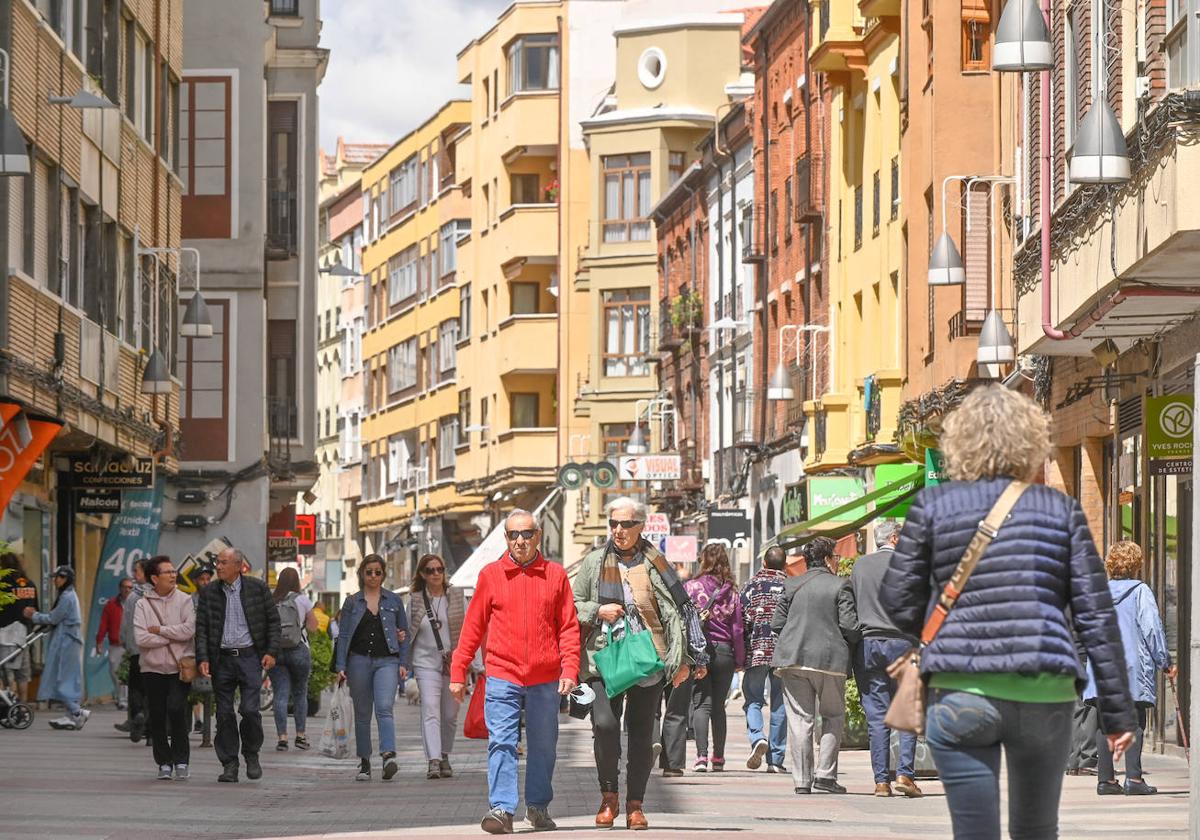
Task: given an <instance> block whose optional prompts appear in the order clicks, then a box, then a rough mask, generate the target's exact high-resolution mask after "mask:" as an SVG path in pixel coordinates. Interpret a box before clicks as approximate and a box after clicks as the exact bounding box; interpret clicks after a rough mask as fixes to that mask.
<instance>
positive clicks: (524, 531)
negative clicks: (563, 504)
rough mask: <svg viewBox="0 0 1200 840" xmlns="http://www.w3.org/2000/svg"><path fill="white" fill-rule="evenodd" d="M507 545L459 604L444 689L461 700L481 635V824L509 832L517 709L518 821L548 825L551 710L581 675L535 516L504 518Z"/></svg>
mask: <svg viewBox="0 0 1200 840" xmlns="http://www.w3.org/2000/svg"><path fill="white" fill-rule="evenodd" d="M504 537H505V540H506V541H507V543H508V550H507V551H505V552H504V554H503V555H502V556H501V557H500V559H499V560H496V561H495V562H493V563H489V564H488V565H487V566H484V568H483V570H482V571H481V572H480V573H479V580H478V582H477V583H476V584H475V596H474V597H473V598H472V599H471V605H470V606H469V607H468V608H467V615H466V617H465V618H464V619H463V627H462V631H461V633H460V634H459V639H458V647H457V648H456V649H455V651H454V658H453V661H452V662H451V665H450V693H451V694H452V695H453V696H454V699H456V700H458V702H460V703H461V702H463V700H464V699H465V698H466V691H467V689H466V682H467V669H468V667H470V664H471V660H472V659H474V658H475V651H476V650H478V649H479V646H480V645H481V644H482V642H483V637H484V633H485V632H486V634H487V645H486V648H487V650H486V652H485V671H486V673H487V683H486V689H485V690H486V694H485V699H484V720H485V721H486V723H487V729H488V799H489V810H488V812H487V814H486V815H484V817H483V820H482V822H481V823H480V828H482V829H483V830H484V831H486V832H487V833H488V834H512V833H513V814H514V813H515V812H516V810H517V740H518V732H519V726H520V721H521V712H522V710H524V712H525V733H526V738H527V740H528V744H529V748H528V752H527V755H526V772H525V806H526V819H528V821H529V824H530V825H531V826H532V827H533V828H534V830H535V831H550V830H553V829H554V828H556V826H555V823H554V820H552V819H551V818H550V811H549V809H550V801H551V800H552V799H553V798H554V787H553V785H552V783H551V781H552V777H553V776H554V760H555V757H556V755H557V751H558V707H559V699H560V697H561V696H562V695H566V694H569V693H570V692H571V689H573V688H574V687H575V684H576V682H577V681H578V679H579V618H578V616H577V615H576V613H575V599H574V597H573V595H572V592H571V584H570V582H569V581H568V580H567V573H566V572H565V571H563V567H562V566H560V565H558V564H557V563H549V562H547V561H546V558H545V557H543V556H542V552H541V550H540V549H539V547H538V545H539V543H540V542H541V539H542V529H541V528H539V527H538V524H537V521H536V520H535V519H534V518H533V514H531V513H529V511H525V510H514V511H513V512H512V513H510V514H509V515H508V518H507V519H505V520H504Z"/></svg>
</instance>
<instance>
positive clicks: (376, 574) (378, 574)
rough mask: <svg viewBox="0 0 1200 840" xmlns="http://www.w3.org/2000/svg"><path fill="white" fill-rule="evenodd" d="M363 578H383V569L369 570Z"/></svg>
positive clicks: (364, 573)
mask: <svg viewBox="0 0 1200 840" xmlns="http://www.w3.org/2000/svg"><path fill="white" fill-rule="evenodd" d="M363 577H383V569H367V570H366V571H365V572H363Z"/></svg>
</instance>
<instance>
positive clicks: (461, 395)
mask: <svg viewBox="0 0 1200 840" xmlns="http://www.w3.org/2000/svg"><path fill="white" fill-rule="evenodd" d="M470 425H471V389H470V388H463V389H462V390H461V391H459V392H458V433H459V437H458V445H459V446H462V445H463V444H465V443H469V442H470V441H469V440H468V435H467V431H466V430H467V428H468V427H469V426H470Z"/></svg>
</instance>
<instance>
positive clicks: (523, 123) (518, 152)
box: [485, 90, 559, 160]
mask: <svg viewBox="0 0 1200 840" xmlns="http://www.w3.org/2000/svg"><path fill="white" fill-rule="evenodd" d="M558 119H559V113H558V91H557V90H545V91H529V92H526V93H517V94H513V95H511V96H509V97H508V98H507V99H505V100H504V101H503V102H501V103H500V114H499V116H497V117H496V119H495V121H494V122H493V123H492V124H491V126H490V127H489V128H488V129H485V130H488V131H491V132H494V133H495V134H499V135H500V141H499V142H498V143H497V144H496V145H495V146H494V147H493V148H497V149H501V150H502V155H503V157H504V158H505V159H506V160H511V159H514V158H516V157H520V156H522V155H528V154H543V153H544V154H546V155H549V156H554V154H555V151H554V150H555V149H557V147H558V129H557V126H558Z"/></svg>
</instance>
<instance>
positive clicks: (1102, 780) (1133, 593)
mask: <svg viewBox="0 0 1200 840" xmlns="http://www.w3.org/2000/svg"><path fill="white" fill-rule="evenodd" d="M1104 568H1105V570H1106V571H1107V572H1108V591H1109V592H1110V593H1111V594H1112V599H1113V606H1114V607H1115V608H1116V611H1117V625H1118V626H1119V627H1120V628H1121V644H1122V646H1123V647H1124V649H1125V667H1126V673H1127V674H1128V676H1129V691H1130V693H1131V694H1132V695H1133V703H1134V707H1135V709H1136V712H1137V728H1136V729H1134V730H1133V743H1132V744H1131V745H1130V747H1129V749H1128V750H1126V751H1125V785H1124V786H1123V787H1122V785H1121V784H1120V783H1118V782H1117V773H1116V768H1115V767H1114V766H1113V753H1112V749H1111V748H1110V747H1109V739H1108V736H1107V735H1106V734H1105V730H1104V727H1103V725H1102V726H1100V728H1099V729H1097V730H1096V755H1097V759H1098V766H1097V768H1096V775H1097V777H1098V778H1097V779H1096V793H1097V794H1099V795H1100V796H1112V795H1117V796H1120V795H1122V794H1124V795H1125V796H1149V795H1152V794H1155V793H1158V788H1156V787H1153V786H1151V785H1148V784H1146V780H1145V779H1144V778H1142V731H1143V730H1144V729H1145V728H1146V710H1147V709H1152V708H1154V707H1155V706H1156V705H1157V704H1158V672H1159V671H1165V672H1166V674H1167V676H1169V677H1171V678H1172V679H1173V678H1174V677H1175V674H1176V672H1177V669H1176V667H1175V666H1174V665H1172V664H1171V653H1170V651H1169V650H1167V634H1166V633H1165V632H1164V630H1163V623H1162V616H1160V615H1159V612H1158V604H1157V603H1156V602H1155V600H1154V593H1153V592H1151V591H1150V587H1149V586H1147V585H1146V584H1145V583H1143V582H1142V580H1141V577H1142V549H1141V547H1140V546H1139V545H1138V544H1137V543H1135V542H1131V541H1129V540H1122V541H1121V542H1117V543H1113V544H1112V546H1110V547H1109V549H1108V554H1107V555H1106V556H1105V558H1104ZM1083 699H1084V702H1085V703H1095V701H1096V680H1095V675H1094V673H1093V671H1092V666H1091V662H1089V663H1088V686H1087V689H1086V690H1085V691H1084V693H1083Z"/></svg>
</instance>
